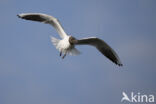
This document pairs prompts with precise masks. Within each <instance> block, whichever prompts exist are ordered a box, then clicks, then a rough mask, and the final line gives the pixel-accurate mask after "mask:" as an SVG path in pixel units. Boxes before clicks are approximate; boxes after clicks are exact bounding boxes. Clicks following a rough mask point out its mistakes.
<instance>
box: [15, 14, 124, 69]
mask: <svg viewBox="0 0 156 104" xmlns="http://www.w3.org/2000/svg"><path fill="white" fill-rule="evenodd" d="M17 16H18V17H19V18H22V19H26V20H32V21H39V22H43V23H46V24H50V25H52V26H53V27H54V28H55V29H56V31H57V32H58V33H59V35H60V37H61V38H62V39H61V40H60V39H56V38H54V37H51V41H52V43H53V45H54V46H55V47H56V49H58V50H59V51H60V56H61V55H62V54H64V55H63V57H62V58H64V57H65V56H66V55H67V54H69V55H78V54H80V52H79V51H78V50H77V49H76V48H75V45H92V46H94V47H96V48H97V49H98V50H99V51H100V52H101V53H102V54H103V55H104V56H106V57H107V58H109V59H110V60H111V61H112V62H114V63H115V64H117V65H119V66H122V63H121V62H120V59H119V57H118V55H117V54H116V53H115V51H114V50H113V49H112V48H111V47H110V46H109V45H108V44H107V43H105V42H104V41H103V40H101V39H99V38H96V37H90V38H84V39H80V40H77V39H75V38H74V37H72V36H69V35H67V34H66V32H65V31H64V29H63V27H62V26H61V24H60V23H59V21H58V20H57V19H56V18H55V17H53V16H49V15H46V14H41V13H23V14H19V15H17Z"/></svg>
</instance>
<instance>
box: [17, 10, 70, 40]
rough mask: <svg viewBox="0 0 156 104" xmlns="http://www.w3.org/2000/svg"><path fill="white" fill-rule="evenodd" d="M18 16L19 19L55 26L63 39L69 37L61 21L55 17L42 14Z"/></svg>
mask: <svg viewBox="0 0 156 104" xmlns="http://www.w3.org/2000/svg"><path fill="white" fill-rule="evenodd" d="M17 16H18V17H19V18H22V19H26V20H32V21H38V22H43V23H47V24H50V25H52V26H54V28H55V29H56V30H57V32H58V33H59V35H60V37H61V38H64V37H65V36H67V34H66V33H65V31H64V29H63V27H62V26H61V24H60V23H59V21H58V20H57V19H56V18H55V17H53V16H49V15H47V14H42V13H22V14H18V15H17Z"/></svg>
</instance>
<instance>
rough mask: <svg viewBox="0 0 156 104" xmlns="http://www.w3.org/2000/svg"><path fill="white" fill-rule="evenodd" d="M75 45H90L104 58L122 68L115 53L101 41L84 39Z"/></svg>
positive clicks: (93, 38)
mask: <svg viewBox="0 0 156 104" xmlns="http://www.w3.org/2000/svg"><path fill="white" fill-rule="evenodd" d="M77 45H92V46H95V47H96V48H97V49H98V50H99V51H100V52H101V53H102V54H103V55H104V56H106V57H107V58H108V59H110V60H111V61H112V62H114V63H115V64H117V65H119V66H122V63H121V61H120V59H119V57H118V55H117V54H116V52H115V51H114V50H113V49H112V48H111V47H110V46H109V45H108V44H107V43H106V42H104V41H103V40H101V39H99V38H96V37H91V38H86V39H81V40H78V41H77Z"/></svg>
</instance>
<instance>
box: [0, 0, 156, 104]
mask: <svg viewBox="0 0 156 104" xmlns="http://www.w3.org/2000/svg"><path fill="white" fill-rule="evenodd" d="M155 5H156V1H155V0H0V13H1V15H0V18H1V19H0V104H129V103H128V102H126V101H125V102H121V98H122V92H125V93H126V94H127V95H128V96H130V94H131V92H134V93H135V94H137V93H140V94H141V95H143V94H146V95H151V94H152V95H154V96H155V97H156V81H155V79H156V75H155V74H156V54H155V53H156V47H155V44H156V6H155ZM20 13H45V14H49V15H52V16H54V17H56V18H58V19H59V21H60V22H61V24H62V26H63V27H64V29H65V31H66V32H67V34H69V35H72V36H74V37H76V38H78V39H80V38H84V37H92V36H94V37H98V38H101V39H103V40H104V41H105V42H107V43H108V44H109V45H110V46H111V47H112V48H113V49H114V50H115V51H116V52H117V54H118V55H119V57H120V59H121V61H122V63H123V67H118V66H117V65H115V64H114V63H112V62H111V61H109V60H108V59H107V58H105V57H104V56H103V55H102V54H101V53H100V52H98V51H97V50H96V49H95V48H94V47H91V46H81V47H80V46H76V48H77V49H78V50H79V51H80V52H81V54H80V55H79V56H66V57H65V59H63V60H62V59H61V58H60V56H59V52H58V51H57V50H56V48H55V47H54V46H53V45H52V43H51V41H50V36H54V37H56V38H60V37H59V35H58V33H57V32H56V31H55V29H54V28H53V27H51V26H50V25H47V24H42V23H38V22H33V21H26V20H22V19H19V18H18V17H17V16H16V15H17V14H20ZM132 104H135V103H132ZM141 104H145V102H143V103H141ZM146 104H147V103H146ZM150 104H152V103H150ZM153 104H154V103H153Z"/></svg>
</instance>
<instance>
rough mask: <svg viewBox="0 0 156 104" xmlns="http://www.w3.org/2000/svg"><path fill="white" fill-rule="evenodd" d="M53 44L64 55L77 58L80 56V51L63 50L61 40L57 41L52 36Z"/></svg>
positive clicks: (73, 49)
mask: <svg viewBox="0 0 156 104" xmlns="http://www.w3.org/2000/svg"><path fill="white" fill-rule="evenodd" d="M50 39H51V42H52V43H53V45H54V46H55V47H56V49H58V50H59V51H60V52H62V53H64V54H69V55H72V56H76V55H79V54H80V51H78V50H77V49H76V48H71V49H63V48H62V47H61V44H60V43H61V42H60V41H61V40H59V39H56V38H54V37H52V36H50Z"/></svg>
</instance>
